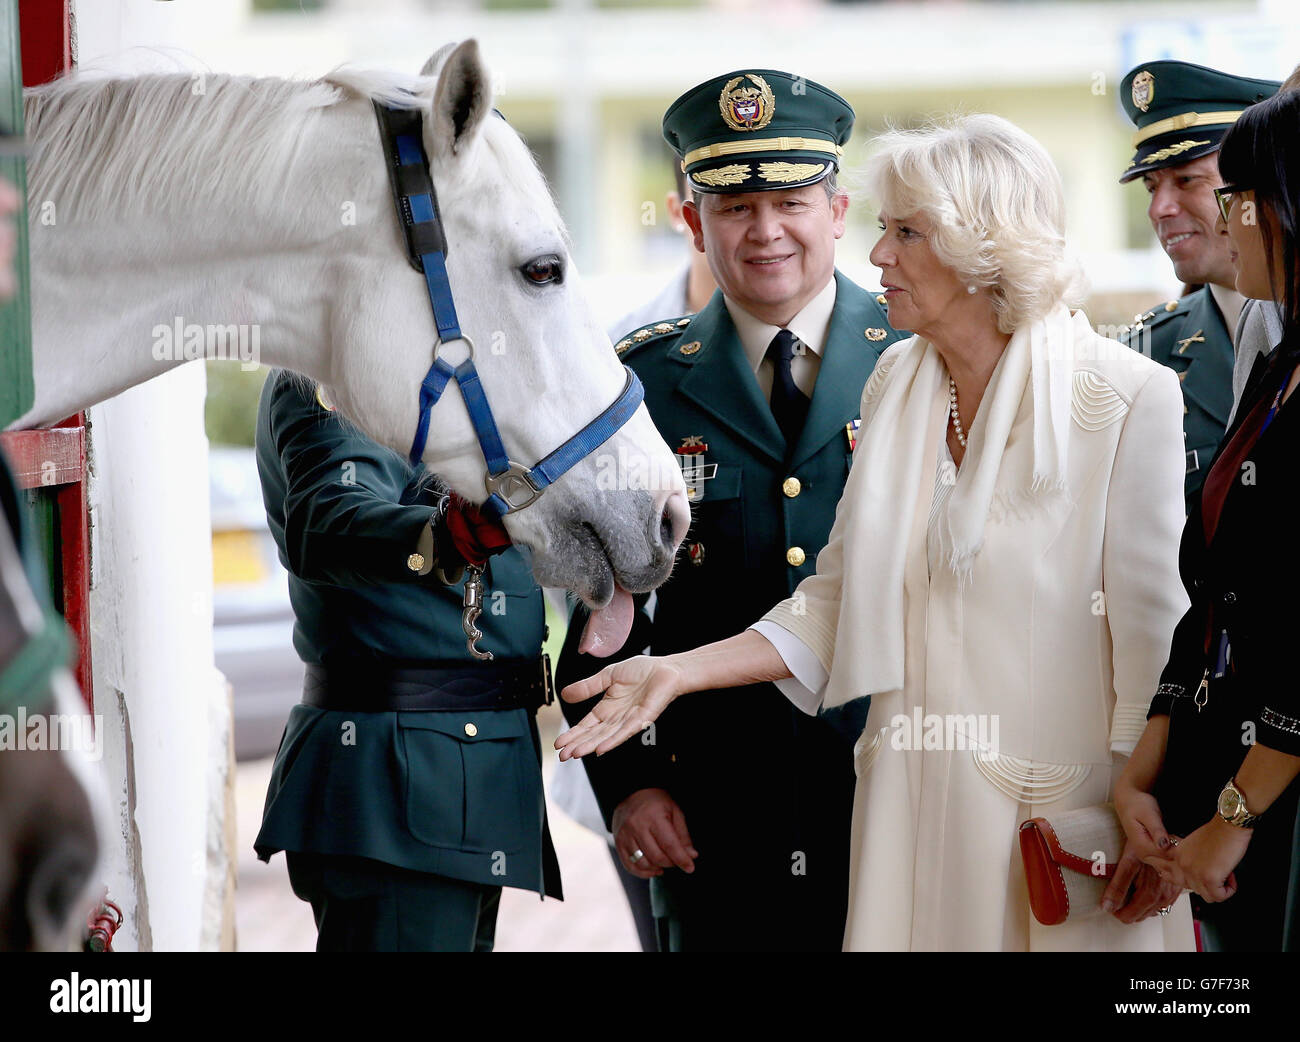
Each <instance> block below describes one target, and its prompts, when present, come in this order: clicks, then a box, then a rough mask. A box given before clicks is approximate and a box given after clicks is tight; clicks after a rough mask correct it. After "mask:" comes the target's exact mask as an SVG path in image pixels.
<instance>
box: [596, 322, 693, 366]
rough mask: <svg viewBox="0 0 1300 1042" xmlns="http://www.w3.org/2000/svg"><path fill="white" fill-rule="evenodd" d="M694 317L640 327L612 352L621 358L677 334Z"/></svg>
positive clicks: (617, 344)
mask: <svg viewBox="0 0 1300 1042" xmlns="http://www.w3.org/2000/svg"><path fill="white" fill-rule="evenodd" d="M693 317H694V316H692V315H684V316H683V317H681V318H678V319H673V320H671V321H667V322H651V323H650V325H648V326H642V327H641V328H640V329H638V330H636V331H635V332H633V333H629V334H628V335H627V336H625V337H624V338H623V339H622V340H620V341H619V342H618V343H616V344H615V345H614V350H615V351H616V352H618V356H619V357H620V358H622V357H623V356H624V355H625V354H627V353H628V352H629V351H632V350H634V349H636V348H639V347H643V346H644V345H646V344H648V343H650V341H652V340H658V339H660V338H661V337H666V336H668V335H669V334H670V333H677V332H679V331H681V330H683V329H685V328H686V327H687V326H689V325H690V324H691V319H692V318H693Z"/></svg>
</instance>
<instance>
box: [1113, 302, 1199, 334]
mask: <svg viewBox="0 0 1300 1042" xmlns="http://www.w3.org/2000/svg"><path fill="white" fill-rule="evenodd" d="M1184 299H1186V298H1184ZM1182 304H1183V301H1182V300H1168V301H1165V303H1163V304H1161V305H1160V306H1159V307H1158V308H1152V309H1151V310H1150V311H1144V312H1140V313H1139V314H1136V315H1134V316H1133V322H1132V324H1130V325H1127V326H1125V327H1124V328H1123V329H1121V330H1120V335H1121V337H1123V338H1127V337H1132V336H1136V335H1138V334H1139V333H1141V332H1142V331H1143V330H1144V329H1155V328H1156V327H1157V326H1160V325H1163V324H1164V323H1165V322H1167V321H1169V319H1171V318H1173V317H1174V316H1175V315H1177V314H1180V313H1181V312H1182V311H1185V310H1186V308H1185V307H1183V306H1182Z"/></svg>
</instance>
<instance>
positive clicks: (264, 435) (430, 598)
mask: <svg viewBox="0 0 1300 1042" xmlns="http://www.w3.org/2000/svg"><path fill="white" fill-rule="evenodd" d="M257 463H258V471H259V474H260V475H261V480H262V496H263V499H264V501H265V503H266V512H267V520H268V522H269V523H270V526H271V532H272V535H274V537H275V540H276V543H277V544H278V546H279V547H280V559H281V561H283V562H284V565H285V567H286V568H288V570H289V593H290V598H291V600H292V601H293V608H294V616H295V625H294V645H295V647H296V648H297V649H298V653H299V655H300V656H301V658H302V659H303V660H304V661H305V662H309V663H314V664H317V665H324V666H327V667H330V668H334V667H338V668H342V669H347V670H349V671H351V672H355V673H360V674H362V675H364V674H365V673H366V671H367V670H368V669H371V670H374V669H380V668H383V667H384V666H394V667H430V666H435V665H443V666H445V665H457V664H460V663H465V664H470V663H473V662H474V660H473V659H472V658H471V657H470V655H469V653H468V651H467V649H466V647H465V638H464V634H463V633H462V631H461V604H462V598H463V596H464V586H463V582H462V583H460V584H457V585H456V586H442V585H441V584H439V583H438V582H436V581H435V580H434V579H433V578H432V576H430V577H427V578H426V577H420V576H419V575H417V574H416V573H414V572H412V571H411V570H410V569H409V568H408V567H407V565H406V560H407V557H408V556H409V555H410V553H411V552H412V551H413V550H414V549H415V546H416V543H417V540H418V538H419V535H420V530H421V529H422V528H423V527H424V526H425V525H426V524H427V523H428V521H429V517H430V515H431V513H432V503H433V499H432V494H431V492H430V490H429V487H428V486H429V482H428V480H427V475H426V474H425V472H424V470H423V468H419V469H417V470H412V469H411V468H410V467H409V466H408V465H407V463H406V461H405V460H403V459H401V457H399V456H398V455H397V454H396V453H394V452H391V451H389V450H388V449H386V448H384V447H382V446H380V445H377V444H375V443H374V442H372V441H370V440H369V439H368V438H366V437H364V436H363V435H361V434H360V433H358V432H357V431H356V429H355V428H353V427H351V426H350V425H348V424H347V423H346V422H344V421H343V420H341V419H340V418H338V417H337V416H335V415H334V414H333V413H331V412H329V411H327V410H326V409H325V408H324V407H322V406H321V404H320V403H319V402H318V401H317V400H316V397H315V395H314V394H313V392H312V389H311V388H310V387H309V386H308V385H306V384H305V383H304V382H303V381H302V379H301V378H299V377H295V376H293V375H291V374H288V373H273V374H272V375H271V376H270V377H269V378H268V379H267V382H266V386H265V388H264V389H263V392H262V399H261V402H260V404H259V408H258V422H257ZM483 600H484V605H485V610H484V613H483V617H482V619H481V620H480V628H481V629H482V630H483V631H484V637H483V640H482V642H481V644H480V646H481V647H483V648H486V649H487V650H489V651H492V652H493V653H494V654H495V655H496V656H497V657H498V658H499V659H536V660H538V661H539V668H540V657H541V645H542V639H543V634H544V629H545V623H544V618H543V607H542V594H541V590H540V589H539V588H538V587H537V585H536V583H535V582H534V581H533V578H532V574H531V572H530V570H529V568H528V566H527V564H526V562H525V561H524V559H523V556H522V555H521V554H520V553H519V551H517V550H513V549H512V550H508V551H506V552H505V553H503V554H500V555H499V556H496V557H494V558H492V559H491V561H490V562H489V564H488V567H487V570H486V573H485V575H484V597H483ZM364 694H365V693H364V692H359V700H360V701H364ZM469 724H473V727H468V726H467V725H469ZM540 764H541V761H540V743H539V740H538V734H537V725H536V722H535V721H534V719H533V716H532V714H530V713H528V712H527V711H525V710H523V709H510V710H496V711H473V712H469V711H453V710H437V711H426V712H401V713H394V712H342V711H336V710H324V709H318V708H315V707H313V706H308V705H297V706H295V707H294V708H293V710H292V711H291V713H290V716H289V721H288V724H287V726H286V728H285V733H284V736H283V738H282V739H281V741H280V748H279V751H278V752H277V754H276V760H275V766H274V769H273V771H272V775H271V784H270V789H269V791H268V792H267V797H266V809H265V812H264V814H263V819H262V828H261V831H260V832H259V834H258V836H257V840H256V842H255V849H256V850H257V853H258V856H259V857H261V858H262V860H264V861H266V860H269V859H270V857H271V855H272V854H273V853H274V852H275V851H277V850H292V851H298V852H303V853H315V854H343V855H352V856H357V857H366V858H370V859H372V860H375V861H382V862H384V863H386V864H391V865H396V866H399V867H402V868H409V869H413V870H415V871H421V872H430V873H434V874H437V875H443V876H448V877H450V878H453V879H462V880H468V881H471V882H478V883H486V884H489V885H498V886H513V887H520V888H523V889H528V890H536V891H539V892H544V893H546V894H549V895H551V896H556V897H558V896H560V878H559V866H558V863H557V862H556V858H555V851H554V848H553V847H552V845H551V837H550V832H549V830H548V828H547V822H546V807H545V801H544V799H543V794H542V777H541V766H540Z"/></svg>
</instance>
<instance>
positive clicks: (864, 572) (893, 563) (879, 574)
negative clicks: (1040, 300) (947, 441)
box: [825, 305, 1097, 706]
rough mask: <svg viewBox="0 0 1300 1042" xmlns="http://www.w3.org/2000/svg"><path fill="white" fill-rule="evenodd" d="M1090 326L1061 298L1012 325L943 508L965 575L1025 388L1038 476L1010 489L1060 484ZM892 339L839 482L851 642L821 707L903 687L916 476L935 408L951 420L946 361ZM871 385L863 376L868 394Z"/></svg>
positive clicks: (845, 614)
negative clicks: (1080, 356) (940, 404)
mask: <svg viewBox="0 0 1300 1042" xmlns="http://www.w3.org/2000/svg"><path fill="white" fill-rule="evenodd" d="M1096 335H1097V334H1096V333H1095V332H1093V330H1092V328H1091V327H1090V326H1089V325H1088V320H1087V318H1086V317H1085V316H1084V315H1083V313H1082V312H1079V313H1077V314H1076V315H1074V316H1073V317H1071V315H1070V313H1069V311H1068V310H1067V309H1066V308H1065V307H1064V305H1061V306H1058V307H1057V308H1055V309H1054V310H1053V311H1052V312H1050V313H1049V314H1048V315H1047V316H1046V317H1044V318H1041V319H1039V320H1037V321H1035V322H1033V323H1031V324H1029V325H1027V326H1025V327H1023V328H1021V329H1019V330H1017V331H1016V333H1015V334H1014V335H1013V336H1012V337H1011V340H1010V342H1009V343H1008V344H1007V346H1006V349H1005V350H1004V351H1003V353H1002V357H1001V358H1000V359H999V360H998V364H997V367H996V368H995V369H994V371H993V375H992V377H991V378H990V379H989V384H988V387H987V388H986V389H985V392H984V397H983V398H982V399H981V401H980V407H979V412H978V413H977V414H976V416H975V417H974V419H973V420H972V421H971V423H970V431H969V435H968V438H967V445H966V454H965V457H964V458H963V460H962V466H961V468H960V469H959V470H958V472H957V481H956V485H955V486H954V488H953V491H952V495H951V496H950V497H949V498H948V503H947V507H946V509H945V511H944V514H943V516H942V517H940V519H939V534H940V539H941V545H942V548H943V557H944V559H945V560H946V561H947V563H948V566H949V567H950V568H951V569H952V570H953V572H954V573H955V574H956V575H957V576H958V578H959V579H960V580H962V581H969V579H970V575H971V570H972V567H973V565H974V561H975V556H976V555H977V554H978V553H979V551H980V548H981V546H983V543H984V528H985V525H986V523H987V521H988V517H989V509H990V506H991V505H992V502H993V496H994V488H995V486H996V483H997V478H998V472H999V470H1000V468H1001V464H1002V458H1003V455H1004V453H1005V451H1006V447H1007V441H1008V439H1009V437H1010V434H1011V428H1012V425H1013V424H1014V422H1015V419H1016V415H1017V413H1018V412H1019V411H1020V403H1021V401H1022V399H1023V398H1024V395H1025V392H1026V388H1028V389H1029V390H1030V392H1031V393H1032V394H1033V408H1034V411H1033V423H1034V430H1033V446H1034V463H1033V477H1032V481H1031V482H1030V484H1029V486H1028V487H1027V488H1024V489H1021V490H1017V492H1016V493H1015V498H1016V499H1017V500H1019V501H1020V502H1021V505H1023V506H1032V505H1033V504H1034V503H1036V502H1038V501H1041V500H1042V499H1044V498H1045V497H1048V496H1053V495H1058V494H1060V493H1062V492H1063V491H1064V490H1065V474H1066V458H1067V455H1066V454H1067V451H1068V448H1069V430H1070V397H1071V391H1072V385H1073V369H1074V358H1075V352H1076V349H1077V348H1078V347H1079V346H1080V345H1081V344H1083V343H1090V342H1091V341H1092V340H1093V339H1095V338H1096ZM896 350H897V352H898V354H897V357H896V358H895V359H894V360H893V363H892V368H891V369H890V370H889V372H888V373H886V374H884V377H883V381H882V384H881V385H880V387H879V390H878V402H877V404H876V406H875V411H874V413H873V414H872V415H871V417H870V419H867V417H866V415H865V412H866V409H867V407H868V402H866V401H865V400H864V402H863V406H864V431H863V435H862V440H861V442H860V444H859V445H858V447H857V449H856V450H855V452H854V457H855V461H854V465H853V471H852V473H851V475H850V478H849V483H848V487H846V489H845V499H846V500H847V502H846V504H845V506H846V507H848V508H849V509H850V510H851V511H852V514H851V515H850V516H848V517H846V518H844V525H845V533H844V567H843V573H842V575H843V585H842V588H841V593H840V596H841V598H842V603H841V608H840V615H839V627H838V631H837V634H836V649H837V651H840V652H844V651H847V652H848V653H847V654H842V653H841V654H837V655H836V656H835V660H834V663H833V665H832V669H831V677H830V683H829V686H828V688H827V691H826V701H825V704H826V705H828V706H831V705H839V704H842V703H843V702H847V701H849V700H851V699H853V698H857V697H859V696H860V695H865V694H878V693H880V692H884V691H895V690H898V689H900V688H901V687H902V686H903V656H904V647H903V630H904V618H905V615H904V612H905V604H904V596H903V576H904V568H905V564H906V558H907V552H908V543H909V538H910V536H911V533H912V529H913V522H914V518H913V516H912V512H913V509H914V504H916V503H917V502H918V494H919V492H920V476H921V474H922V473H928V472H929V466H928V465H927V461H926V459H925V454H926V453H928V452H932V451H936V449H937V439H938V438H941V437H943V431H942V430H938V431H936V430H933V429H932V428H933V426H934V424H935V421H936V419H937V418H939V417H941V418H942V422H943V423H944V424H945V426H946V424H947V417H948V414H947V411H946V410H945V411H943V412H942V413H940V412H939V410H938V408H937V406H936V399H937V398H938V397H940V396H941V397H942V399H943V400H944V402H946V401H947V398H948V370H947V368H946V367H945V366H944V364H943V359H942V358H941V357H940V355H939V352H938V350H937V349H936V348H935V347H934V345H933V344H931V343H930V342H929V341H926V340H923V339H921V338H920V337H912V338H911V339H910V340H907V341H904V342H902V343H900V344H899V345H898V346H897V348H896ZM871 390H872V388H871V384H870V382H869V383H868V391H867V392H866V393H864V399H865V398H866V397H867V394H868V393H870V392H871ZM853 486H856V488H854V487H853ZM847 629H851V630H852V632H851V633H850V632H847V631H846V630H847ZM836 667H839V668H836Z"/></svg>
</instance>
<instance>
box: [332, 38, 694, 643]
mask: <svg viewBox="0 0 1300 1042" xmlns="http://www.w3.org/2000/svg"><path fill="white" fill-rule="evenodd" d="M425 72H426V73H436V77H430V78H429V79H427V80H422V81H420V82H421V83H422V84H425V88H424V89H423V90H422V91H417V93H416V94H415V97H414V103H415V104H417V105H419V106H420V107H421V109H422V116H423V144H424V150H425V152H426V154H427V156H428V158H429V168H430V174H431V176H432V180H433V184H434V187H435V190H436V193H437V200H438V207H439V210H440V215H441V218H442V222H443V226H444V229H445V234H446V240H447V249H446V265H447V273H448V280H449V283H450V286H451V288H452V290H453V292H454V296H455V308H456V311H457V313H458V317H459V324H460V328H461V330H462V331H463V332H464V334H465V339H462V340H451V341H449V342H447V343H444V344H439V343H438V336H437V330H436V327H435V324H434V320H433V315H432V309H431V308H430V303H429V296H428V291H427V289H426V286H425V281H424V278H423V277H422V276H421V274H420V273H419V272H417V271H416V270H414V269H413V268H412V267H411V266H410V264H409V263H408V261H407V255H406V254H407V250H406V244H405V242H404V240H403V238H402V232H401V229H400V227H399V223H398V219H397V216H396V211H395V209H394V206H393V201H392V198H391V195H389V194H388V192H387V190H386V188H387V174H386V171H385V170H384V169H383V167H382V165H381V161H382V155H381V152H380V150H379V149H378V148H375V149H374V150H373V151H374V155H373V164H372V166H373V177H374V181H375V184H377V185H383V186H384V189H385V190H384V191H383V192H382V196H383V198H382V200H381V201H380V202H379V203H378V204H377V205H379V206H380V207H381V213H380V215H379V218H378V220H377V222H376V223H377V224H378V225H379V227H380V228H381V229H383V232H382V234H377V235H376V236H375V237H374V238H375V240H376V242H377V244H378V246H379V247H380V249H379V250H378V251H377V252H376V253H374V254H373V255H372V256H370V257H369V258H368V260H369V263H370V267H371V273H370V274H369V277H365V278H355V279H350V280H347V281H346V282H344V283H341V286H342V288H343V292H344V294H345V299H344V300H341V301H340V302H339V305H340V306H339V307H338V308H337V309H336V312H335V319H336V330H337V333H336V338H335V339H336V343H338V344H339V345H340V347H339V348H338V349H337V350H335V352H334V353H333V358H332V364H331V372H332V375H331V380H330V386H329V391H330V394H331V396H332V397H333V399H334V400H335V402H336V403H337V404H338V406H339V408H340V409H341V410H342V412H343V413H344V414H345V415H349V416H351V417H352V418H354V419H355V420H356V421H357V422H358V424H359V425H360V426H362V427H363V428H364V429H366V430H368V432H370V433H371V434H372V436H376V437H378V438H379V440H382V441H384V442H386V443H387V444H389V445H393V446H399V445H400V446H403V447H404V446H407V445H409V444H411V441H412V438H413V436H414V434H415V430H416V425H417V408H416V403H417V400H418V397H419V389H420V385H421V381H422V380H423V379H424V377H425V374H426V372H427V370H428V369H429V366H430V363H431V361H432V359H433V351H434V350H435V349H436V350H437V351H438V352H439V356H440V357H442V358H443V359H444V360H446V361H447V362H448V363H450V364H452V365H455V364H458V363H460V362H462V361H463V360H464V359H465V358H466V357H467V356H468V355H469V354H471V352H472V356H473V360H474V364H475V367H476V368H477V370H478V373H479V374H480V376H481V381H482V386H483V389H484V392H485V394H486V397H487V401H488V403H489V406H490V408H491V411H492V413H493V415H494V417H495V421H496V424H497V426H498V429H499V431H500V435H501V440H502V443H503V444H504V447H505V449H506V452H507V454H508V456H509V458H510V459H511V460H514V461H518V462H520V463H522V464H524V465H525V466H532V465H534V464H535V463H536V462H537V461H539V460H542V459H543V458H544V457H546V456H547V455H548V454H550V453H551V452H552V451H553V450H555V449H556V448H558V447H559V446H561V445H562V444H564V443H565V442H566V441H568V440H569V439H570V438H571V437H573V435H575V434H576V433H577V432H578V431H579V430H580V429H582V428H583V427H584V426H586V425H587V424H588V423H589V422H590V421H592V420H593V419H594V418H596V417H597V416H598V415H599V414H601V413H602V412H603V411H604V410H605V409H606V407H607V406H609V405H610V404H611V403H613V402H614V401H615V399H617V398H618V397H619V395H620V392H621V391H622V390H623V388H624V386H625V381H626V371H625V369H624V367H623V366H622V364H621V363H620V361H619V359H618V357H617V356H616V354H615V353H614V351H613V349H612V348H611V346H610V342H609V338H608V337H607V336H606V334H605V332H604V331H603V330H602V328H601V326H600V324H599V322H598V321H597V318H596V314H595V312H594V310H593V308H592V306H591V303H590V301H589V300H588V298H587V296H586V294H585V293H584V291H583V287H582V282H581V279H580V278H579V276H578V272H577V270H576V267H575V265H574V263H573V260H572V257H571V256H570V251H569V246H568V241H567V238H566V234H565V230H564V226H563V223H562V221H561V219H560V216H559V213H558V211H557V209H556V207H555V204H554V202H553V200H552V198H551V196H550V192H549V191H548V189H547V186H546V184H545V181H544V180H543V178H542V175H541V173H540V171H539V170H538V168H537V166H536V164H535V162H534V161H533V158H532V156H531V154H530V153H529V151H528V148H527V146H526V145H525V144H524V142H523V141H522V140H521V139H520V137H519V135H518V134H517V133H515V131H513V130H512V129H511V128H510V126H509V125H508V124H507V123H506V122H505V120H504V119H500V118H495V117H494V115H493V110H492V100H491V99H492V92H491V87H490V82H489V77H488V72H487V69H486V68H485V66H484V64H483V61H482V59H481V57H480V55H479V49H478V45H477V44H476V43H475V42H474V41H473V40H468V41H465V42H464V43H461V44H460V45H459V46H455V47H447V48H443V50H442V51H440V52H438V53H437V54H435V55H434V57H433V58H431V59H430V62H429V64H427V65H426V66H425ZM385 206H386V208H387V213H383V212H382V208H383V207H385ZM435 345H436V348H435ZM377 359H382V361H381V362H377V361H376V360H377ZM423 461H424V463H425V464H426V465H427V466H428V468H429V469H430V470H431V471H433V472H434V473H435V474H437V475H438V476H439V477H440V478H441V479H442V480H443V481H444V482H446V484H447V485H448V486H449V487H450V488H451V489H453V490H454V491H455V492H457V493H458V494H460V495H461V496H463V497H464V498H465V499H467V500H469V501H470V502H473V503H483V502H484V501H485V500H486V499H487V498H488V485H487V478H488V469H487V463H486V461H485V459H484V455H483V451H482V450H481V448H480V445H479V441H478V438H477V437H476V434H475V431H474V428H473V425H472V423H471V420H470V417H469V412H468V410H467V408H466V406H465V404H464V400H463V398H462V396H461V394H460V393H459V391H458V389H457V387H456V384H455V383H454V382H453V383H452V384H450V385H449V386H448V388H447V390H446V392H445V393H444V394H443V396H442V397H441V399H440V400H439V401H438V402H437V403H436V404H435V405H434V406H433V408H432V410H431V412H430V422H429V430H428V438H427V442H426V443H425V448H424V452H423ZM504 523H505V526H506V528H507V530H508V531H509V533H510V535H511V537H512V539H513V540H514V541H515V542H516V543H518V544H522V545H525V546H527V547H529V548H530V549H531V551H532V557H533V569H534V574H535V576H536V578H537V580H538V581H539V582H540V583H542V584H543V585H547V586H558V587H564V588H566V589H569V590H572V591H573V592H575V593H576V594H578V595H579V596H580V597H581V598H582V599H583V601H585V602H586V603H587V604H588V605H589V606H590V607H592V608H594V609H600V610H598V611H596V612H594V613H593V622H592V625H591V628H590V629H589V639H588V640H587V641H586V642H585V646H586V647H588V648H590V649H591V650H593V651H594V652H595V653H596V654H600V653H601V652H602V651H603V652H604V653H605V654H609V653H611V652H612V651H613V650H615V649H617V648H618V647H619V646H620V645H621V644H622V642H623V639H624V638H625V637H626V631H627V627H628V626H630V624H631V596H630V594H632V593H639V592H644V591H648V590H651V589H653V588H655V587H656V586H658V585H660V584H661V583H662V582H663V581H664V580H665V579H667V577H668V575H669V572H670V571H671V569H672V565H673V560H674V557H675V554H676V551H677V547H678V546H679V544H680V543H681V540H682V538H683V537H684V536H685V534H686V529H687V527H688V526H689V523H690V514H689V509H688V507H687V504H686V495H685V484H684V481H683V479H682V475H681V471H680V468H679V467H678V466H677V463H676V460H675V457H674V456H673V454H672V452H671V450H670V449H669V448H668V446H667V445H666V444H665V443H664V441H663V439H662V438H661V437H660V436H659V434H658V432H657V430H656V429H655V427H654V424H653V423H652V422H651V419H650V416H649V414H648V412H647V411H646V409H645V406H644V405H641V406H639V407H638V408H637V409H636V411H635V413H634V414H633V415H632V417H631V419H630V420H628V421H627V422H626V423H625V424H624V425H623V426H621V427H620V428H619V429H618V430H617V431H616V432H615V433H614V434H613V435H612V436H610V437H609V438H608V440H606V441H605V442H604V443H603V444H601V445H599V446H598V447H596V448H595V449H594V451H591V452H590V453H589V454H588V455H586V456H585V458H583V459H582V460H581V461H580V462H578V463H577V464H576V465H574V466H573V467H572V468H571V469H569V470H568V471H567V472H566V473H565V474H564V475H563V476H562V477H560V478H559V479H558V480H557V481H556V482H555V483H554V484H553V485H550V486H549V487H548V488H547V489H546V490H545V492H544V494H543V495H541V497H540V498H538V499H537V500H536V501H535V502H533V503H531V504H530V505H528V506H527V507H525V508H523V509H519V510H512V511H511V512H509V513H507V514H506V515H505V517H504Z"/></svg>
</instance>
